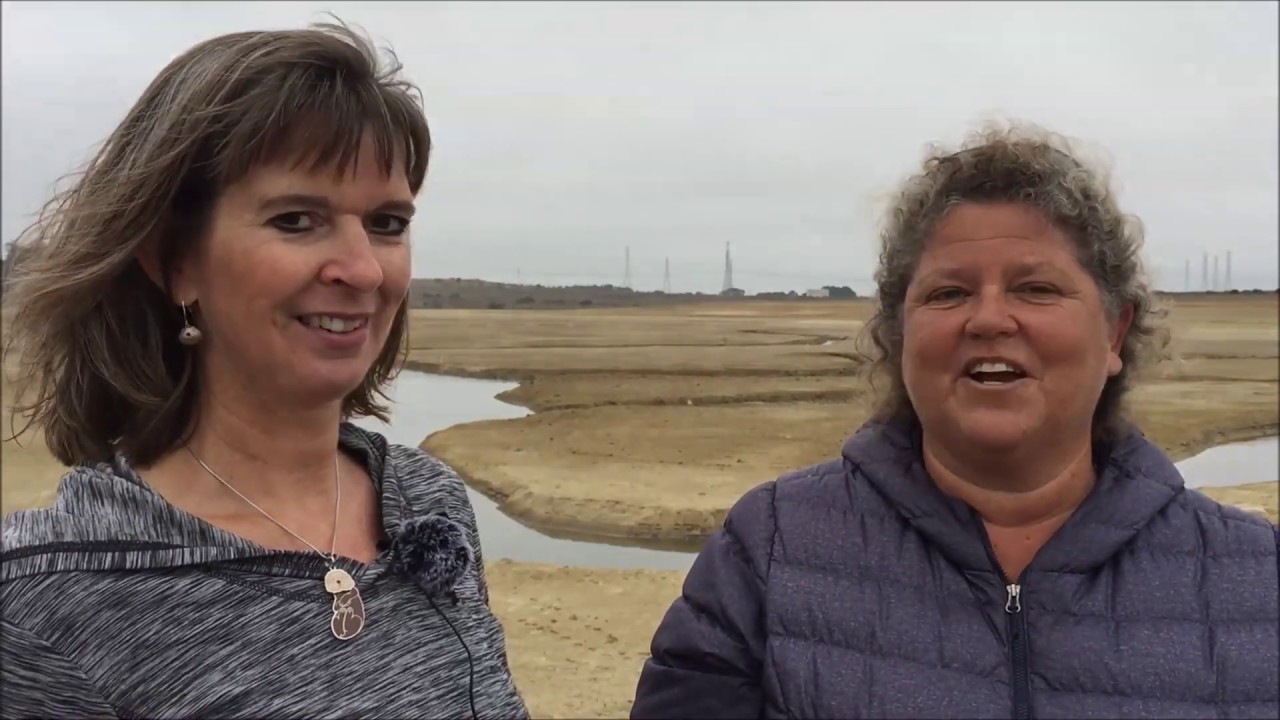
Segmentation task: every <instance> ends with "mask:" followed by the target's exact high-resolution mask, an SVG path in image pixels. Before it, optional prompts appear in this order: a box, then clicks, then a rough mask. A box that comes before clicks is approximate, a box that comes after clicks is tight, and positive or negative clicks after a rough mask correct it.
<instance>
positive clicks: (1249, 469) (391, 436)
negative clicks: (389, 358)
mask: <svg viewBox="0 0 1280 720" xmlns="http://www.w3.org/2000/svg"><path fill="white" fill-rule="evenodd" d="M514 387H516V386H515V384H514V383H506V382H497V381H493V380H473V379H469V378H455V377H448V376H444V375H431V374H428V373H421V372H415V371H410V370H407V371H404V372H402V373H401V374H400V376H399V378H397V380H396V383H395V385H394V386H393V388H392V390H391V397H392V398H393V399H394V400H395V402H394V403H393V405H392V407H391V413H392V423H391V425H390V426H387V425H384V424H383V423H381V422H379V421H377V420H372V419H368V418H365V419H361V420H359V421H357V424H358V425H360V426H362V427H365V428H368V429H370V430H376V431H378V432H381V433H382V434H383V435H385V436H386V437H387V439H388V440H390V441H391V442H393V443H398V444H402V445H409V446H417V445H419V444H420V443H421V442H422V441H423V439H425V438H426V437H427V436H428V435H430V434H431V433H433V432H436V431H439V430H444V429H445V428H448V427H451V426H453V425H457V424H460V423H468V422H476V421H479V420H505V419H510V418H517V417H523V416H525V415H527V414H528V413H529V411H528V410H526V409H525V408H521V407H517V406H515V405H509V404H507V403H504V402H501V401H499V400H497V399H496V398H495V397H494V396H495V395H497V394H498V393H501V392H503V391H505V390H508V389H512V388H514ZM1277 458H1280V442H1278V439H1277V438H1276V437H1269V438H1264V439H1261V440H1254V441H1251V442H1242V443H1232V444H1229V445H1222V446H1219V447H1214V448H1210V449H1208V450H1205V451H1204V452H1202V453H1200V454H1199V455H1196V456H1194V457H1191V458H1188V459H1186V460H1183V461H1182V462H1180V463H1178V470H1180V471H1181V472H1182V475H1183V477H1184V478H1185V479H1186V481H1187V485H1188V486H1190V487H1211V486H1223V485H1238V484H1241V483H1252V482H1266V481H1271V482H1275V481H1276V480H1277V479H1280V460H1278V459H1277ZM467 494H468V495H469V496H470V498H471V504H472V505H473V506H474V507H475V513H476V522H477V523H478V524H479V526H480V537H481V542H482V543H483V549H484V554H485V557H486V558H489V559H499V558H506V559H510V560H517V561H520V562H538V563H549V564H553V565H574V566H584V567H604V568H651V569H670V570H687V569H688V568H689V565H690V564H691V563H692V562H693V553H691V552H688V551H682V550H675V549H652V548H646V547H634V546H629V545H623V544H613V543H605V542H599V541H595V540H584V539H581V538H575V537H574V536H572V535H569V534H562V533H552V534H548V533H543V532H540V531H538V530H535V529H533V528H531V527H528V526H526V525H523V524H521V523H520V522H518V521H516V520H514V519H512V518H510V517H508V516H507V515H506V514H504V513H503V512H502V511H501V510H499V509H498V506H497V504H496V503H494V502H493V501H492V500H490V499H489V498H488V497H486V496H485V495H483V494H482V493H480V492H478V491H476V490H472V489H470V488H468V489H467ZM553 534H554V535H555V536H554V537H553V536H552V535H553ZM618 542H621V541H618Z"/></svg>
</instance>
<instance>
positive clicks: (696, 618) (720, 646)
mask: <svg viewBox="0 0 1280 720" xmlns="http://www.w3.org/2000/svg"><path fill="white" fill-rule="evenodd" d="M773 488H774V486H773V484H772V483H769V484H766V485H762V486H760V487H759V488H756V489H755V490H752V491H751V492H750V493H748V494H747V495H746V496H744V497H743V498H742V499H741V500H739V501H738V503H737V504H736V505H735V506H734V507H733V509H731V510H730V511H729V515H728V517H727V518H726V519H725V524H724V527H723V528H722V529H720V530H718V531H716V532H715V533H714V534H713V535H712V536H711V537H710V538H709V539H708V540H707V543H706V545H705V546H704V547H703V549H702V552H701V553H700V554H699V555H698V558H697V559H696V560H695V561H694V563H693V567H692V568H690V570H689V574H688V576H687V577H686V578H685V581H684V588H683V591H682V592H681V595H680V597H679V598H678V599H677V600H676V601H675V602H674V603H673V604H672V605H671V607H670V609H668V610H667V614H666V617H664V618H663V620H662V623H661V624H660V625H659V626H658V629H657V632H656V633H655V634H654V636H653V642H652V644H651V646H650V650H649V653H650V657H649V659H648V660H646V661H645V664H644V669H643V670H642V671H641V673H640V682H639V685H638V687H637V689H636V699H635V704H634V705H633V706H632V708H631V717H632V718H636V719H639V718H756V717H759V716H760V714H761V711H762V707H763V699H762V692H761V663H762V660H763V656H764V644H765V629H764V577H765V575H766V572H767V566H768V558H769V548H770V546H771V544H772V542H773V528H774V519H773V492H774V490H773Z"/></svg>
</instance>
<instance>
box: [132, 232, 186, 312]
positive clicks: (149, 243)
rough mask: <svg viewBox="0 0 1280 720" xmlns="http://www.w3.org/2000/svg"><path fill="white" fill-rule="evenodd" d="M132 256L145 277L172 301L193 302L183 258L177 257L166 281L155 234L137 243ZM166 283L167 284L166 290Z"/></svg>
mask: <svg viewBox="0 0 1280 720" xmlns="http://www.w3.org/2000/svg"><path fill="white" fill-rule="evenodd" d="M133 257H134V259H135V260H137V261H138V265H139V266H141V267H142V272H143V273H145V274H146V276H147V278H148V279H149V280H151V282H152V283H153V284H154V285H155V286H156V287H158V288H160V292H164V293H167V294H170V295H171V297H170V298H169V299H170V300H171V301H173V302H174V303H178V302H185V303H186V304H188V305H191V304H193V303H195V301H196V298H195V292H194V289H193V288H192V287H191V282H190V278H189V275H190V273H189V272H188V268H187V262H186V261H185V259H179V260H178V261H177V262H175V263H174V266H173V267H172V268H171V272H170V277H169V278H168V281H169V282H168V283H166V279H165V276H164V268H163V263H162V261H161V259H160V243H159V242H158V241H157V240H156V239H155V236H152V237H150V238H147V239H146V240H143V241H142V242H141V243H139V244H138V247H137V249H136V250H134V253H133ZM166 285H167V286H168V288H167V290H166Z"/></svg>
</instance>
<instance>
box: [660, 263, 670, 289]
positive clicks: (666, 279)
mask: <svg viewBox="0 0 1280 720" xmlns="http://www.w3.org/2000/svg"><path fill="white" fill-rule="evenodd" d="M662 292H664V293H666V294H668V295H670V294H671V258H667V259H666V260H665V261H664V262H663V264H662Z"/></svg>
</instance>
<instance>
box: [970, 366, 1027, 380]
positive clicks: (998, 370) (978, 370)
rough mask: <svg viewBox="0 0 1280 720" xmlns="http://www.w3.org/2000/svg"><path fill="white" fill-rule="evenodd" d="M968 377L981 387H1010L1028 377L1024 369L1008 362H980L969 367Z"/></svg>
mask: <svg viewBox="0 0 1280 720" xmlns="http://www.w3.org/2000/svg"><path fill="white" fill-rule="evenodd" d="M966 375H967V376H968V377H969V379H970V380H973V381H974V382H976V383H978V384H979V385H996V386H999V385H1008V384H1010V383H1015V382H1017V381H1019V380H1022V379H1023V378H1025V377H1026V376H1027V374H1026V372H1024V371H1023V370H1022V368H1019V367H1017V366H1016V365H1013V364H1011V363H1007V362H978V363H974V364H973V365H972V366H970V367H969V369H968V372H967V373H966Z"/></svg>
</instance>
